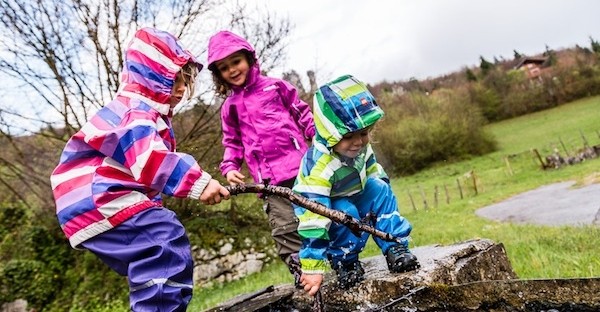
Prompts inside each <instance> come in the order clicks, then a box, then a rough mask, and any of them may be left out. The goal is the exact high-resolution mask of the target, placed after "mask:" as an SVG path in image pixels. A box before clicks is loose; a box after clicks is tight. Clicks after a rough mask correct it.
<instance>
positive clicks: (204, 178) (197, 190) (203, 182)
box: [188, 171, 212, 199]
mask: <svg viewBox="0 0 600 312" xmlns="http://www.w3.org/2000/svg"><path fill="white" fill-rule="evenodd" d="M211 179H212V176H211V175H210V174H208V172H206V171H204V172H202V175H201V176H200V179H198V180H196V182H194V185H193V186H192V190H191V191H190V194H189V195H188V197H189V198H192V199H198V198H200V195H202V192H204V189H205V188H206V186H207V185H208V182H210V180H211Z"/></svg>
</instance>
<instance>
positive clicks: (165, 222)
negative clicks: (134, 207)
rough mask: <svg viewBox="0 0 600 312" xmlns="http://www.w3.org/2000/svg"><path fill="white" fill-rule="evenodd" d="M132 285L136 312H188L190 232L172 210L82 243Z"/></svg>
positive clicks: (148, 213)
mask: <svg viewBox="0 0 600 312" xmlns="http://www.w3.org/2000/svg"><path fill="white" fill-rule="evenodd" d="M82 245H83V247H85V248H87V249H88V250H90V251H91V252H93V253H94V254H96V255H97V256H98V257H99V258H100V259H101V260H102V261H103V262H104V263H106V264H107V265H108V266H110V267H111V268H112V269H113V270H115V271H116V272H118V273H119V274H121V275H124V276H127V278H128V281H129V300H130V307H131V310H132V311H136V312H137V311H143V312H146V311H185V310H186V308H187V305H188V303H189V302H190V300H191V299H192V289H193V280H192V279H193V262H192V254H191V248H190V242H189V240H188V237H187V234H186V233H185V228H184V227H183V225H182V224H181V222H179V220H178V219H177V217H176V215H175V213H174V212H172V211H171V210H168V209H166V208H151V209H148V210H145V211H142V212H140V213H138V214H136V215H135V216H133V217H132V218H131V219H129V220H127V221H125V222H124V223H122V224H120V225H119V226H117V227H115V228H114V229H111V230H109V231H106V232H104V233H102V234H99V235H97V236H95V237H93V238H91V239H89V240H87V241H85V242H83V243H82Z"/></svg>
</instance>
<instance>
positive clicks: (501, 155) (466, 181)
mask: <svg viewBox="0 0 600 312" xmlns="http://www.w3.org/2000/svg"><path fill="white" fill-rule="evenodd" d="M598 111H600V97H593V98H588V99H585V100H580V101H576V102H573V103H571V104H568V105H563V106H560V107H557V108H554V109H551V110H546V111H542V112H539V113H534V114H530V115H526V116H522V117H518V118H514V119H510V120H505V121H502V122H499V123H495V124H491V125H488V126H487V127H486V130H487V131H489V132H490V133H492V134H493V135H494V136H495V137H496V139H497V140H498V142H499V147H500V148H499V150H498V151H497V152H495V153H492V154H489V155H485V156H482V157H477V158H473V159H470V160H468V161H462V162H459V163H453V164H444V163H441V164H438V165H437V166H435V167H434V168H431V169H428V170H425V171H422V172H420V173H418V174H415V175H413V176H409V177H404V178H401V179H395V180H393V181H392V186H393V188H394V190H395V192H396V194H397V196H398V201H399V203H400V207H401V213H402V214H403V215H404V216H405V217H407V218H408V219H409V220H410V221H411V223H412V224H413V227H414V230H413V233H412V239H413V241H412V245H413V246H424V245H430V244H450V243H454V242H458V241H463V240H467V239H472V238H478V237H481V238H490V239H493V240H495V241H497V242H502V243H504V245H505V246H506V249H507V252H508V256H509V258H510V260H511V262H512V265H513V268H514V269H515V271H516V273H517V274H518V275H519V277H520V278H558V277H592V276H600V260H598V259H600V249H599V248H597V243H596V242H597V238H598V236H599V235H600V229H599V228H597V227H592V226H587V227H566V226H565V227H547V226H532V225H528V226H524V225H513V224H505V223H497V222H493V221H489V220H486V219H482V218H479V217H477V216H476V215H475V214H474V211H475V210H477V209H479V208H481V207H484V206H487V205H490V204H492V203H495V202H499V201H502V200H504V199H506V198H508V197H511V196H513V195H515V194H518V193H521V192H524V191H527V190H531V189H534V188H537V187H539V186H541V185H545V184H550V183H554V182H558V181H566V180H576V181H578V182H579V184H585V183H590V181H592V182H595V181H596V176H598V175H600V159H595V160H591V161H586V162H584V163H581V164H577V165H573V166H568V167H564V168H561V169H558V170H546V171H544V170H541V169H540V163H539V161H538V160H537V159H536V157H535V156H534V154H533V153H531V149H537V150H538V151H539V152H540V154H541V155H542V157H543V156H546V155H548V154H550V153H551V152H552V151H553V150H554V149H555V148H556V149H558V150H559V151H560V152H561V153H562V154H563V155H564V151H563V147H562V144H561V141H562V143H564V145H565V147H566V148H567V150H569V151H570V152H571V151H574V150H575V149H576V148H579V147H581V146H583V140H582V137H581V134H582V133H583V135H584V137H585V138H586V139H587V140H588V142H589V144H591V145H596V144H600V143H599V142H600V139H599V138H598V134H597V133H598V131H600V126H599V123H598V120H599V119H600V117H598ZM507 160H508V161H507ZM469 173H471V174H469ZM473 173H474V174H475V177H476V178H475V181H476V182H477V191H478V194H475V192H474V190H473V189H472V188H471V187H470V185H471V183H472V181H473ZM457 183H460V184H461V187H462V191H463V196H464V198H463V199H460V196H459V191H458V187H457ZM436 187H437V190H438V195H437V198H438V205H437V207H435V205H434V203H435V195H434V190H435V189H436ZM444 187H445V189H448V190H449V191H448V193H449V196H450V203H449V204H446V195H445V191H444ZM409 194H411V196H412V198H413V202H414V203H415V207H416V208H417V210H414V209H413V208H412V203H411V200H410V197H409ZM421 194H425V200H426V201H427V202H428V209H424V206H423V198H422V197H421ZM377 254H379V250H378V249H377V248H376V246H374V244H372V243H370V244H369V245H368V246H367V249H366V250H365V252H363V254H362V256H363V257H368V256H373V255H377ZM280 283H291V277H290V275H289V273H288V272H287V269H286V268H285V267H284V266H283V265H281V264H280V263H279V262H278V263H276V264H273V265H271V266H270V267H268V268H267V270H265V271H264V272H262V273H259V274H255V275H253V276H250V277H248V278H245V279H244V280H242V281H238V282H234V283H230V284H227V285H223V286H218V287H214V288H211V289H196V291H195V296H194V299H193V301H192V304H191V306H190V310H192V311H198V310H203V309H206V308H209V307H212V306H215V305H217V304H218V303H219V302H222V301H224V300H227V299H229V298H231V297H233V296H235V295H237V294H241V293H246V292H250V291H253V290H256V289H259V288H261V287H265V286H267V285H271V284H280Z"/></svg>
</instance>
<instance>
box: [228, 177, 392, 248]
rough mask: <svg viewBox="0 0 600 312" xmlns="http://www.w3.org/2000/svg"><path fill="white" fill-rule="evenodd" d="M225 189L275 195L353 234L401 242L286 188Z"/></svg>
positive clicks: (241, 186) (251, 185)
mask: <svg viewBox="0 0 600 312" xmlns="http://www.w3.org/2000/svg"><path fill="white" fill-rule="evenodd" d="M226 188H227V189H228V190H229V193H230V194H231V195H238V194H243V193H261V194H266V195H277V196H279V197H283V198H286V199H288V200H289V201H291V202H292V203H294V204H296V205H298V206H301V207H303V208H306V209H308V210H310V211H312V212H314V213H316V214H319V215H322V216H324V217H327V218H329V219H330V220H333V221H335V222H338V223H341V224H343V225H345V226H347V227H349V228H350V230H352V231H353V232H354V233H360V232H367V233H369V234H371V235H373V236H376V237H379V238H381V239H384V240H387V241H390V242H398V243H401V242H402V241H401V240H400V238H397V237H394V236H392V235H391V234H389V233H386V232H383V231H380V230H378V229H375V228H374V227H372V226H370V225H367V224H365V223H363V222H361V221H360V220H358V219H356V218H354V217H352V216H351V215H349V214H346V213H344V212H341V211H338V210H334V209H331V208H328V207H326V206H325V205H323V204H321V203H318V202H316V201H313V200H310V199H308V198H306V197H304V196H301V195H299V194H297V193H295V192H293V191H292V190H291V189H289V188H287V187H283V186H276V185H264V184H254V183H249V184H238V185H235V186H226Z"/></svg>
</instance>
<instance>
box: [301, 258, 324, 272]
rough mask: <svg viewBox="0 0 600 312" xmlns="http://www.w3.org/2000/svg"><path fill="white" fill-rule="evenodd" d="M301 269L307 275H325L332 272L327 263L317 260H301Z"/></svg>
mask: <svg viewBox="0 0 600 312" xmlns="http://www.w3.org/2000/svg"><path fill="white" fill-rule="evenodd" d="M300 267H301V268H302V273H306V274H323V273H326V272H328V271H329V270H331V268H330V266H329V263H328V262H327V261H325V260H315V259H300Z"/></svg>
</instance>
